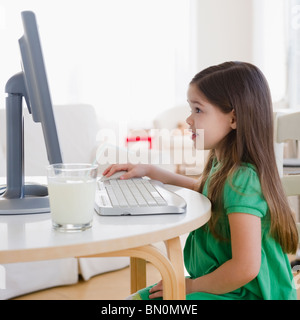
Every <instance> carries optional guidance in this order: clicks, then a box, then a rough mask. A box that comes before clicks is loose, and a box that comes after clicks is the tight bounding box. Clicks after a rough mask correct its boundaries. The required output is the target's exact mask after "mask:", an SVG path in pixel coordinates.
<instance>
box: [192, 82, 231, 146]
mask: <svg viewBox="0 0 300 320" xmlns="http://www.w3.org/2000/svg"><path fill="white" fill-rule="evenodd" d="M187 96H188V103H189V105H190V107H191V115H190V116H189V117H188V118H187V119H186V122H187V124H188V125H189V126H190V129H191V130H192V139H193V141H194V145H195V147H196V148H197V145H201V144H200V143H199V141H198V139H201V138H200V135H199V133H200V132H198V133H197V130H199V129H202V130H204V150H209V149H215V150H216V152H217V151H218V146H219V144H220V142H221V141H222V140H223V138H225V137H226V136H227V134H228V133H229V132H230V131H231V130H233V129H236V120H235V114H234V110H232V111H231V112H229V113H223V112H222V111H221V110H220V109H219V108H218V107H216V106H214V105H213V104H211V103H210V102H208V101H207V99H206V98H205V96H204V95H203V94H202V93H201V92H200V91H199V90H198V88H197V87H196V86H195V85H193V84H191V85H190V86H189V89H188V93H187Z"/></svg>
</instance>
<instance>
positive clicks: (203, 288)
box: [149, 213, 261, 298]
mask: <svg viewBox="0 0 300 320" xmlns="http://www.w3.org/2000/svg"><path fill="white" fill-rule="evenodd" d="M228 217H229V224H230V232H231V245H232V259H230V260H228V261H226V262H225V263H224V264H222V265H221V266H220V267H219V268H218V269H216V270H215V271H213V272H211V273H209V274H207V275H204V276H202V277H199V278H196V279H186V293H187V294H188V293H192V292H207V293H212V294H224V293H227V292H231V291H234V290H236V289H238V288H240V287H242V286H244V285H245V284H247V283H248V282H250V281H251V280H253V279H254V278H255V277H256V276H257V274H258V272H259V269H260V263H261V221H260V218H258V217H256V216H254V215H251V214H246V213H232V214H229V216H228ZM150 293H152V294H151V295H150V296H149V297H150V298H156V297H161V296H162V294H163V286H162V283H161V282H159V283H158V285H157V286H154V287H153V288H152V289H151V290H150Z"/></svg>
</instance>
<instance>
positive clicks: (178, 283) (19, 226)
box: [0, 185, 211, 299]
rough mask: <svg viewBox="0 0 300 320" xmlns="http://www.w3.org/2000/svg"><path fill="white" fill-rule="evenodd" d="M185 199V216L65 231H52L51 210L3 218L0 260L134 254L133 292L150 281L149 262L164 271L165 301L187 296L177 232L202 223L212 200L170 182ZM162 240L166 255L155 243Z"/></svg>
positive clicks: (102, 219) (97, 223) (104, 220)
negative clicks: (148, 277) (147, 266)
mask: <svg viewBox="0 0 300 320" xmlns="http://www.w3.org/2000/svg"><path fill="white" fill-rule="evenodd" d="M166 187H167V188H169V189H170V190H172V191H174V192H176V193H178V194H179V195H181V196H182V197H184V198H185V200H186V202H187V210H186V212H185V213H183V214H170V215H149V216H110V217H109V216H99V215H97V214H96V213H95V215H94V219H93V226H92V228H91V229H89V230H86V231H83V232H76V233H62V232H59V231H55V230H53V229H52V224H51V217H50V213H45V214H34V215H14V216H0V264H4V263H14V262H27V261H38V260H49V259H59V258H67V257H85V258H86V257H103V256H106V257H108V256H129V257H131V291H132V292H135V291H137V290H138V289H141V288H143V287H145V285H146V268H145V261H149V262H151V263H152V264H153V265H154V266H155V267H156V268H157V269H158V270H159V271H160V273H161V276H162V279H163V282H164V299H185V279H184V267H183V257H182V248H181V244H180V238H179V236H180V235H182V234H185V233H188V232H190V231H192V230H195V229H197V228H199V227H200V226H202V225H204V224H205V223H206V222H207V221H208V220H209V218H210V215H211V204H210V201H209V200H208V199H207V198H206V197H204V196H203V195H201V194H199V193H198V192H195V191H192V190H188V189H184V188H178V187H175V186H170V185H167V186H166ZM159 241H164V242H165V244H166V248H167V253H168V256H165V255H164V254H163V253H162V252H161V251H160V250H159V249H157V248H156V247H154V246H152V245H151V244H153V243H156V242H159Z"/></svg>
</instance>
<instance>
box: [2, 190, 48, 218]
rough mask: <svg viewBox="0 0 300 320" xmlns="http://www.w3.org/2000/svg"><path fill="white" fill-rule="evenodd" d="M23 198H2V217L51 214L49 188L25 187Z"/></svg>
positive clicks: (3, 196)
mask: <svg viewBox="0 0 300 320" xmlns="http://www.w3.org/2000/svg"><path fill="white" fill-rule="evenodd" d="M24 190H25V196H24V197H23V198H8V197H7V196H5V193H4V194H3V195H2V196H0V215H17V214H36V213H47V212H50V205H49V196H48V192H47V187H45V186H42V185H34V184H29V185H25V186H24Z"/></svg>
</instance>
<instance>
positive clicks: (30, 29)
mask: <svg viewBox="0 0 300 320" xmlns="http://www.w3.org/2000/svg"><path fill="white" fill-rule="evenodd" d="M21 15H22V21H23V28H24V35H23V36H22V37H21V38H20V39H19V45H20V50H21V57H22V66H23V73H24V80H25V88H26V91H27V94H28V99H29V106H28V108H29V112H31V114H32V118H33V120H34V121H35V122H41V125H42V129H43V134H44V140H45V144H46V149H47V154H48V160H49V163H50V164H52V163H61V162H62V156H61V151H60V147H59V141H58V136H57V131H56V126H55V120H54V115H53V109H52V102H51V97H50V92H49V87H48V81H47V76H46V69H45V64H44V60H43V55H42V48H41V44H40V40H39V34H38V28H37V23H36V18H35V15H34V13H33V12H31V11H24V12H22V13H21Z"/></svg>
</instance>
